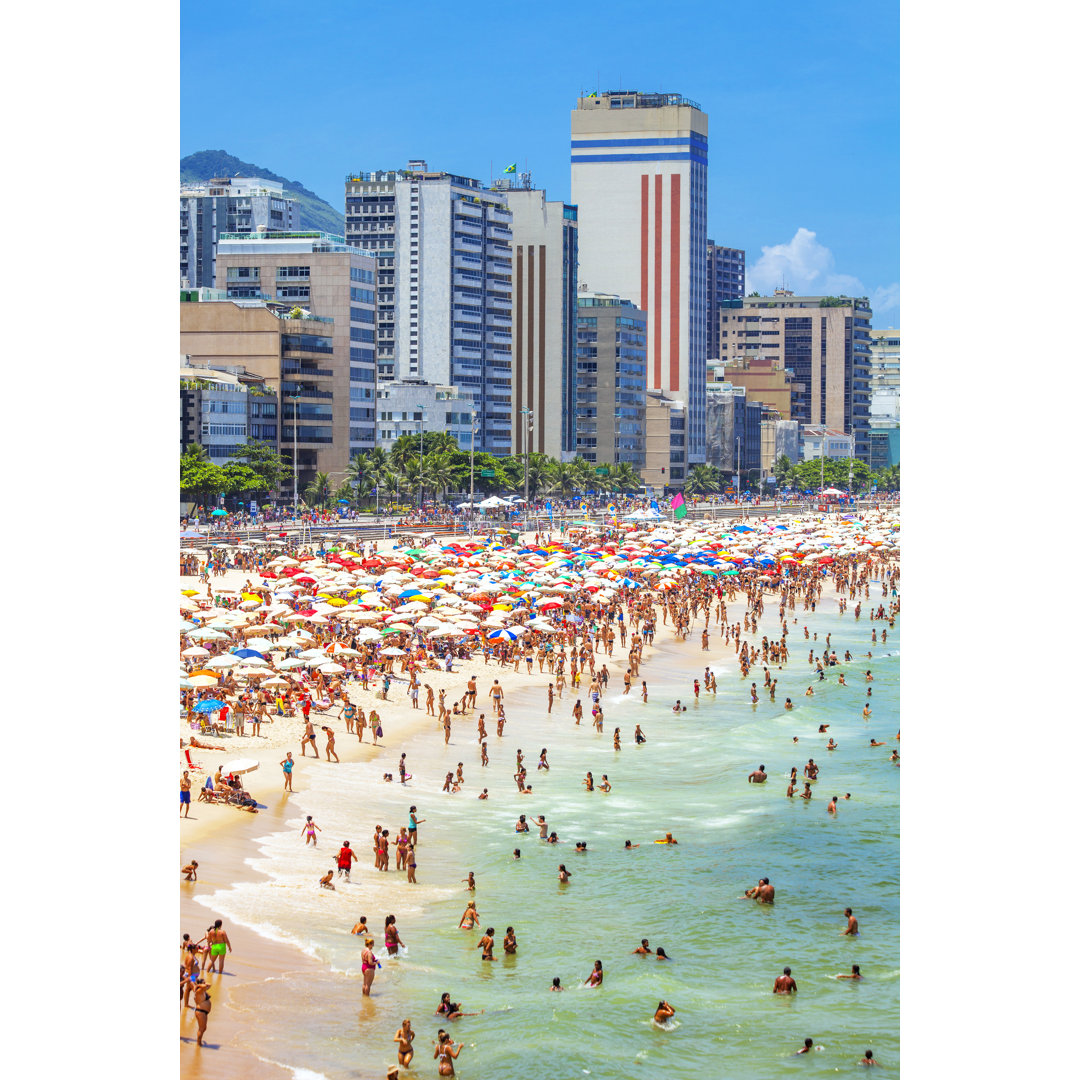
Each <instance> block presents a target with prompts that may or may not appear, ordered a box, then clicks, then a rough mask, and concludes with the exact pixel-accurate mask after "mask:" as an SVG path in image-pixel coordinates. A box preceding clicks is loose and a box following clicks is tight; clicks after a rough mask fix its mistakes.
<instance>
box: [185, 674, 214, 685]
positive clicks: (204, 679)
mask: <svg viewBox="0 0 1080 1080" xmlns="http://www.w3.org/2000/svg"><path fill="white" fill-rule="evenodd" d="M188 682H190V683H191V685H192V686H194V687H197V688H202V687H205V686H217V682H218V681H217V676H216V675H192V676H191V677H190V678H189V679H188Z"/></svg>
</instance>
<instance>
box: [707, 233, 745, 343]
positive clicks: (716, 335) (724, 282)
mask: <svg viewBox="0 0 1080 1080" xmlns="http://www.w3.org/2000/svg"><path fill="white" fill-rule="evenodd" d="M745 293H746V252H745V251H744V250H743V249H742V248H729V247H723V246H722V245H720V244H714V243H713V242H712V241H711V240H707V241H706V242H705V358H706V359H707V360H715V359H716V358H717V357H719V355H720V312H721V309H720V305H721V303H722V302H723V301H724V300H740V299H742V297H743V296H744V295H745Z"/></svg>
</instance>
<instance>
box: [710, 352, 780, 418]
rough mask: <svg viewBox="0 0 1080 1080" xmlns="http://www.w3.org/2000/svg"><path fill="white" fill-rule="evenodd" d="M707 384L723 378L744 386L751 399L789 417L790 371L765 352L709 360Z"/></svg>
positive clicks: (723, 380) (728, 381)
mask: <svg viewBox="0 0 1080 1080" xmlns="http://www.w3.org/2000/svg"><path fill="white" fill-rule="evenodd" d="M705 381H706V386H709V385H711V384H712V383H714V382H726V383H730V384H731V385H732V386H741V387H743V388H744V389H745V390H746V392H747V395H748V396H749V397H750V398H752V399H753V400H754V401H760V402H761V403H762V404H763V405H767V406H768V407H769V408H771V409H774V410H775V411H776V412H777V413H779V414H780V416H781V418H782V419H784V420H790V419H791V382H792V380H791V375H790V374H788V372H787V371H786V370H785V369H784V367H783V363H782V361H780V360H769V359H767V358H766V357H764V356H750V357H741V356H737V357H735V358H734V359H731V360H719V361H717V360H710V361H709V363H708V367H707V371H706V380H705Z"/></svg>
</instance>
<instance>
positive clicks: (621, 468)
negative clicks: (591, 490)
mask: <svg viewBox="0 0 1080 1080" xmlns="http://www.w3.org/2000/svg"><path fill="white" fill-rule="evenodd" d="M611 479H612V486H613V488H614V490H615V491H619V492H622V493H623V494H624V495H625V494H628V493H629V492H633V491H637V490H639V489H640V487H641V477H640V476H639V475H638V473H637V470H636V469H635V468H634V466H633V465H631V464H630V462H629V461H620V462H619V464H618V465H616V466H615V471H614V472H613V473H612V474H611Z"/></svg>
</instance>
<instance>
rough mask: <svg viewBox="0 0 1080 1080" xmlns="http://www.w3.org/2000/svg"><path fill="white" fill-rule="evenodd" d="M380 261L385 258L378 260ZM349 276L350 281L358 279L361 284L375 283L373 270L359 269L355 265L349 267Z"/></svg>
mask: <svg viewBox="0 0 1080 1080" xmlns="http://www.w3.org/2000/svg"><path fill="white" fill-rule="evenodd" d="M382 261H385V260H380V262H382ZM349 278H350V280H351V281H358V282H360V283H361V284H362V285H374V284H375V272H374V271H373V270H361V269H360V268H359V267H356V266H353V267H350V268H349Z"/></svg>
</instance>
